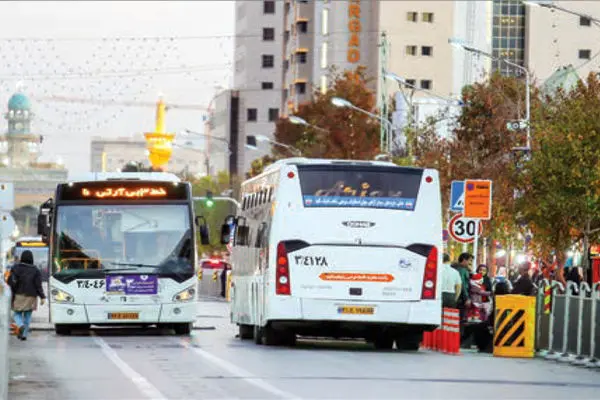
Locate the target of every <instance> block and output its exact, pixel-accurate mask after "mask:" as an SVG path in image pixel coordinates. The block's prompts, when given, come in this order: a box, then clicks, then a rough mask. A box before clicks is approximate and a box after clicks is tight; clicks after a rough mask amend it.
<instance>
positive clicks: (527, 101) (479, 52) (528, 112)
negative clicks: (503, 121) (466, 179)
mask: <svg viewBox="0 0 600 400" xmlns="http://www.w3.org/2000/svg"><path fill="white" fill-rule="evenodd" d="M448 43H450V44H451V45H452V46H455V47H460V48H462V49H464V50H465V51H468V52H471V53H474V54H477V55H480V56H484V57H488V58H489V59H491V60H494V61H501V62H503V63H505V64H507V65H510V66H511V67H514V68H516V69H518V70H520V71H522V72H523V73H525V85H526V86H527V88H526V90H525V122H526V124H527V145H526V147H525V148H521V149H520V150H525V151H531V77H530V74H529V69H527V68H526V67H524V66H522V65H519V64H516V63H514V62H512V61H510V60H507V59H506V58H501V57H494V56H493V55H492V54H490V53H487V52H485V51H483V50H479V49H477V48H475V47H471V46H467V45H465V44H464V43H461V41H459V40H456V39H449V40H448Z"/></svg>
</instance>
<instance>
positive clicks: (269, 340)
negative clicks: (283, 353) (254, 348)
mask: <svg viewBox="0 0 600 400" xmlns="http://www.w3.org/2000/svg"><path fill="white" fill-rule="evenodd" d="M262 331H263V332H262V344H264V345H265V346H278V345H280V344H281V336H280V335H281V332H278V331H276V330H275V329H273V328H272V327H271V325H268V324H267V325H266V326H265V327H264V328H263V329H262Z"/></svg>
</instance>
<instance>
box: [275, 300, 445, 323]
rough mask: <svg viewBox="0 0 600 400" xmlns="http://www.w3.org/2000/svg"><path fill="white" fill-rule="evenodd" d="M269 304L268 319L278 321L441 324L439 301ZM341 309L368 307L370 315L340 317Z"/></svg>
mask: <svg viewBox="0 0 600 400" xmlns="http://www.w3.org/2000/svg"><path fill="white" fill-rule="evenodd" d="M286 303H287V304H286ZM290 303H292V304H290ZM293 303H295V304H293ZM270 305H271V309H270V312H269V319H270V320H280V321H281V320H296V321H307V322H308V321H340V322H341V321H345V322H365V323H389V324H406V325H427V326H439V325H440V324H441V322H442V321H441V319H442V302H441V300H426V301H398V302H392V301H374V302H369V301H356V300H348V301H344V300H326V299H306V298H305V299H293V298H290V299H287V301H285V302H273V303H271V304H270ZM342 307H345V308H347V307H360V308H363V309H364V308H365V307H371V308H372V309H373V313H372V314H344V313H342V309H341V308H342Z"/></svg>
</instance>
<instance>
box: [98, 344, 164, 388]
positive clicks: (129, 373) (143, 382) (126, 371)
mask: <svg viewBox="0 0 600 400" xmlns="http://www.w3.org/2000/svg"><path fill="white" fill-rule="evenodd" d="M92 337H93V339H94V341H95V342H96V343H97V344H98V345H99V346H100V348H101V349H102V352H103V353H104V355H105V356H106V357H107V358H108V359H109V360H110V361H112V363H113V364H115V365H116V366H117V368H119V369H120V370H121V372H122V373H123V375H125V376H126V377H128V378H129V379H131V381H132V382H133V384H134V385H135V386H137V388H138V389H139V390H140V391H141V392H142V393H143V394H144V395H145V396H146V397H147V398H149V399H152V400H167V398H166V397H165V396H164V395H163V394H162V393H161V392H160V391H159V390H158V389H157V388H156V387H155V386H154V385H152V384H151V383H150V382H148V380H147V379H146V378H144V377H143V376H142V375H140V374H138V373H137V372H136V371H135V370H134V369H133V368H131V367H130V366H129V364H127V363H126V362H125V361H123V359H121V357H119V355H118V354H117V352H116V351H114V350H113V349H112V348H111V347H110V346H109V345H108V344H107V343H106V342H105V341H104V340H103V339H102V338H100V337H98V336H96V335H94V334H93V332H92Z"/></svg>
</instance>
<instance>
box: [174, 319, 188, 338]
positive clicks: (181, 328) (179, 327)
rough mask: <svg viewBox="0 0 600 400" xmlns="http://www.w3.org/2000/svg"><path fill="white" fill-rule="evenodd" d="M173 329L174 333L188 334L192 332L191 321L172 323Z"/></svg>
mask: <svg viewBox="0 0 600 400" xmlns="http://www.w3.org/2000/svg"><path fill="white" fill-rule="evenodd" d="M173 329H174V330H175V334H176V335H185V336H188V335H189V334H191V333H192V323H191V322H186V323H183V324H174V325H173Z"/></svg>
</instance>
